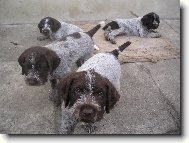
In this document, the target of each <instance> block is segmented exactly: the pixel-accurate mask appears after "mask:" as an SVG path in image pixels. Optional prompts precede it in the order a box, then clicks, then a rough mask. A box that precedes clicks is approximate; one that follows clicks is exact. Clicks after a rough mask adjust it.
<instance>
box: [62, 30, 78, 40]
mask: <svg viewBox="0 0 189 143" xmlns="http://www.w3.org/2000/svg"><path fill="white" fill-rule="evenodd" d="M69 36H70V37H73V38H74V39H79V38H81V34H80V33H79V32H75V33H73V34H70V35H68V36H66V37H62V38H61V39H60V40H59V41H66V40H67V37H69Z"/></svg>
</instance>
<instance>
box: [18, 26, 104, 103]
mask: <svg viewBox="0 0 189 143" xmlns="http://www.w3.org/2000/svg"><path fill="white" fill-rule="evenodd" d="M100 27H101V24H98V25H97V26H95V27H94V28H93V29H91V30H90V31H88V32H76V33H73V34H70V35H68V36H67V37H64V38H62V40H61V41H54V42H53V43H51V44H48V45H46V46H44V47H41V46H34V47H31V48H28V49H26V50H25V51H24V52H23V53H22V54H21V55H20V57H19V58H18V62H19V64H20V66H21V67H22V75H25V81H26V84H28V85H33V86H37V85H43V84H45V83H46V82H47V81H48V79H49V80H50V82H51V87H52V89H53V90H52V92H53V94H50V95H51V96H50V99H52V100H54V99H55V100H56V98H53V97H52V96H53V95H54V89H55V87H56V84H57V80H58V79H60V78H63V77H64V75H65V74H67V73H69V72H70V71H71V69H70V67H71V66H72V65H74V64H77V65H78V67H79V66H81V64H82V63H83V62H84V61H85V60H87V59H88V58H90V57H91V56H92V52H93V49H94V42H93V40H92V37H93V35H94V34H95V33H96V32H97V31H98V29H99V28H100ZM57 102H60V100H58V99H57ZM57 104H58V103H57Z"/></svg>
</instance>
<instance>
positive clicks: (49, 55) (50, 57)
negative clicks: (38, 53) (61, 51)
mask: <svg viewBox="0 0 189 143" xmlns="http://www.w3.org/2000/svg"><path fill="white" fill-rule="evenodd" d="M45 58H46V59H47V63H48V65H49V71H50V74H51V75H52V73H53V71H54V70H55V69H56V68H57V67H58V65H59V64H60V58H59V57H58V55H57V54H56V53H55V52H54V51H51V50H48V51H47V52H46V54H45Z"/></svg>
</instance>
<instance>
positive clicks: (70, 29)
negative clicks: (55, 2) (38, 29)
mask: <svg viewBox="0 0 189 143" xmlns="http://www.w3.org/2000/svg"><path fill="white" fill-rule="evenodd" d="M60 23H61V27H60V28H59V30H58V31H57V32H55V33H52V34H51V35H50V38H51V39H52V40H61V38H63V37H66V36H68V35H69V34H72V33H74V32H83V30H82V29H81V28H79V27H77V26H76V25H73V24H70V23H66V22H60Z"/></svg>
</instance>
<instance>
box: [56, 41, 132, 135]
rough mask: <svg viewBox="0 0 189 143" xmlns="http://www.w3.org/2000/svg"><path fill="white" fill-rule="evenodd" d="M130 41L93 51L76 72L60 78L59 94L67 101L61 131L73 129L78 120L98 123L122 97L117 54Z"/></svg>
mask: <svg viewBox="0 0 189 143" xmlns="http://www.w3.org/2000/svg"><path fill="white" fill-rule="evenodd" d="M129 45H130V42H126V43H125V44H123V45H121V46H120V47H119V48H118V49H115V50H113V51H112V52H110V53H99V54H96V55H94V56H93V57H91V58H90V59H88V60H87V61H86V62H85V63H84V64H83V65H82V66H81V67H80V68H79V69H78V70H77V72H74V73H70V74H68V75H66V76H65V77H64V78H63V79H61V80H60V82H59V84H58V94H59V96H61V97H62V99H63V101H64V102H63V104H62V124H61V131H60V133H62V134H70V133H73V131H74V127H75V126H76V124H77V123H78V122H84V123H95V122H97V121H100V120H101V119H102V118H103V115H104V113H105V112H106V113H110V110H111V109H112V108H113V107H114V106H115V104H116V103H117V102H118V100H119V98H120V94H119V90H120V76H121V66H120V64H119V62H118V60H117V57H118V55H119V53H120V52H122V51H123V50H124V49H125V48H126V47H127V46H129ZM64 108H66V109H64Z"/></svg>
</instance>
